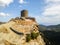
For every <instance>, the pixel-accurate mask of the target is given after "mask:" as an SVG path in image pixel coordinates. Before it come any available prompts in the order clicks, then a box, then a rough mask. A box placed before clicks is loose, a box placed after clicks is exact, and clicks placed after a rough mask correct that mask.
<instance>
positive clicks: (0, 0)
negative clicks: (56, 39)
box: [0, 0, 60, 25]
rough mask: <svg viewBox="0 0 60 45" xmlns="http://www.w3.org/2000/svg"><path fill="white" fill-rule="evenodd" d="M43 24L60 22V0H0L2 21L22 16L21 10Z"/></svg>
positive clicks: (0, 17) (0, 18) (0, 19)
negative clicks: (26, 11)
mask: <svg viewBox="0 0 60 45" xmlns="http://www.w3.org/2000/svg"><path fill="white" fill-rule="evenodd" d="M24 9H25V10H28V12H29V14H28V15H29V16H30V17H35V18H36V21H37V23H39V24H43V25H57V24H60V0H0V21H2V22H7V21H9V20H10V19H11V18H15V17H20V12H21V10H24Z"/></svg>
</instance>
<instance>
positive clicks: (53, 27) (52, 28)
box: [39, 24, 60, 32]
mask: <svg viewBox="0 0 60 45" xmlns="http://www.w3.org/2000/svg"><path fill="white" fill-rule="evenodd" d="M39 28H40V30H41V31H45V30H50V31H56V32H60V24H58V25H50V26H44V25H39Z"/></svg>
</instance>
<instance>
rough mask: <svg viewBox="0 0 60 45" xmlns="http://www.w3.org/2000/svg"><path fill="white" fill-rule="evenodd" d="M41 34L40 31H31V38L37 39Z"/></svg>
mask: <svg viewBox="0 0 60 45" xmlns="http://www.w3.org/2000/svg"><path fill="white" fill-rule="evenodd" d="M38 36H39V33H35V32H32V33H31V38H32V39H36V38H37V37H38Z"/></svg>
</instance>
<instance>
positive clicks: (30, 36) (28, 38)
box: [26, 32, 39, 42]
mask: <svg viewBox="0 0 60 45" xmlns="http://www.w3.org/2000/svg"><path fill="white" fill-rule="evenodd" d="M38 36H39V33H35V32H31V34H27V35H26V42H29V41H30V40H31V39H32V40H34V39H37V37H38Z"/></svg>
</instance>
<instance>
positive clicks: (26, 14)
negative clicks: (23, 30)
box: [21, 10, 28, 18]
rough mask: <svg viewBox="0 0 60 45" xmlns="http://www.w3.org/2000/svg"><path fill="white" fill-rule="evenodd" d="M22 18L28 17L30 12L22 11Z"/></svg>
mask: <svg viewBox="0 0 60 45" xmlns="http://www.w3.org/2000/svg"><path fill="white" fill-rule="evenodd" d="M21 17H25V18H26V17H28V11H27V10H22V11H21Z"/></svg>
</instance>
